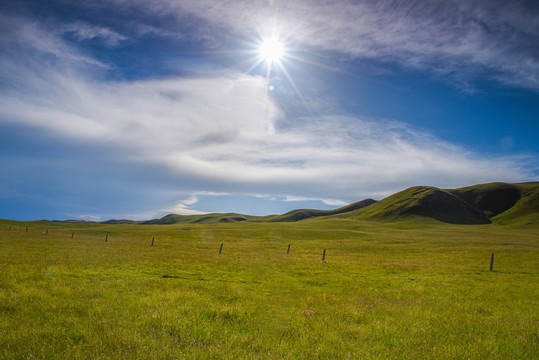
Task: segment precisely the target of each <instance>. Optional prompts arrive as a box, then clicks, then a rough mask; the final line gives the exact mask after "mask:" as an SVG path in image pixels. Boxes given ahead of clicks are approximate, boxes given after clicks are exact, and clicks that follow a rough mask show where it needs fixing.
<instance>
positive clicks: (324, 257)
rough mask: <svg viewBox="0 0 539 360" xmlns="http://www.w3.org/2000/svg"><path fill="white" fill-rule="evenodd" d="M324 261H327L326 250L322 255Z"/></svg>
mask: <svg viewBox="0 0 539 360" xmlns="http://www.w3.org/2000/svg"><path fill="white" fill-rule="evenodd" d="M322 261H323V262H325V261H326V249H324V254H323V255H322Z"/></svg>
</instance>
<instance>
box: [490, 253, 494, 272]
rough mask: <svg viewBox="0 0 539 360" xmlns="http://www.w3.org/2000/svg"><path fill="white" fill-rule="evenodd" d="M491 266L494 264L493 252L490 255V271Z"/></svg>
mask: <svg viewBox="0 0 539 360" xmlns="http://www.w3.org/2000/svg"><path fill="white" fill-rule="evenodd" d="M493 266H494V254H492V255H490V271H492V267H493Z"/></svg>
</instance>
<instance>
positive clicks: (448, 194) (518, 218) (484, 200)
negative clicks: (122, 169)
mask: <svg viewBox="0 0 539 360" xmlns="http://www.w3.org/2000/svg"><path fill="white" fill-rule="evenodd" d="M409 217H423V218H431V219H434V220H438V221H441V222H445V223H452V224H470V225H472V224H489V223H491V222H496V223H500V224H508V223H513V222H520V223H532V224H535V223H537V224H539V219H538V218H539V182H529V183H519V184H507V183H500V182H497V183H488V184H479V185H473V186H468V187H463V188H458V189H439V188H436V187H432V186H414V187H411V188H408V189H406V190H403V191H400V192H398V193H396V194H393V195H391V196H388V197H387V198H385V199H383V200H380V201H375V200H373V199H365V200H362V201H358V202H355V203H352V204H350V205H346V206H343V207H340V208H338V209H333V210H316V209H298V210H293V211H289V212H287V213H285V214H282V215H269V216H251V215H244V214H236V213H224V214H219V213H214V214H206V215H175V214H169V215H166V216H164V217H162V218H160V219H154V220H149V221H144V222H139V223H140V224H145V225H158V224H212V223H233V222H241V221H247V222H295V221H304V220H317V219H320V218H351V219H365V220H366V219H373V220H382V221H395V220H403V219H406V218H409Z"/></svg>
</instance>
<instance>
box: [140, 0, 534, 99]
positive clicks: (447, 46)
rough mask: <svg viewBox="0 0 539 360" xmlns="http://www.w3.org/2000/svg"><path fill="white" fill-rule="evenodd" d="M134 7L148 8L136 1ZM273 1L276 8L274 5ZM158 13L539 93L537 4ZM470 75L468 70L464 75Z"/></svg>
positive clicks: (456, 2)
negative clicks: (277, 35)
mask: <svg viewBox="0 0 539 360" xmlns="http://www.w3.org/2000/svg"><path fill="white" fill-rule="evenodd" d="M137 4H138V5H137V6H139V5H140V6H145V5H144V4H140V3H137ZM272 4H273V5H272ZM148 6H149V8H150V9H152V10H153V11H155V12H160V13H167V14H172V15H173V16H177V17H178V19H182V18H183V17H184V16H185V14H193V15H195V16H197V17H199V18H201V19H204V20H205V21H206V22H207V23H208V24H209V25H208V26H207V27H204V29H205V30H206V31H207V33H208V35H212V36H213V35H214V34H215V33H214V32H215V30H216V29H222V28H226V29H229V30H230V31H234V32H236V33H238V34H242V36H247V37H248V36H253V35H254V34H255V32H257V31H258V32H260V33H262V34H264V33H266V34H267V33H269V32H271V31H273V28H274V27H276V28H277V29H278V31H279V32H280V34H281V36H283V37H285V38H286V39H287V40H288V41H289V42H291V43H293V44H295V46H297V47H300V48H301V47H305V48H309V49H312V50H319V51H330V52H336V53H337V54H341V55H344V56H345V57H347V58H356V59H376V60H380V61H383V62H386V63H397V64H401V65H403V66H405V67H411V68H415V69H422V70H429V71H434V72H435V73H438V74H440V73H441V74H448V75H450V77H451V75H453V76H457V74H458V77H463V76H464V78H467V79H474V77H475V76H476V75H477V74H480V75H483V76H484V75H485V73H488V75H487V76H488V77H490V78H492V79H497V80H499V81H501V82H503V83H506V84H510V85H513V86H520V87H524V88H529V89H532V90H534V91H539V52H538V51H537V45H536V44H537V43H538V42H539V28H538V27H537V17H538V16H539V6H538V5H537V4H534V3H532V2H529V1H524V0H521V1H519V0H517V1H511V2H507V1H501V0H490V1H480V2H470V1H464V0H431V1H422V0H421V1H420V0H415V1H395V0H384V1H370V0H367V1H348V0H342V1H331V2H328V1H310V0H309V1H307V0H290V1H276V2H273V3H272V2H253V1H249V0H243V1H241V0H240V1H238V0H224V1H219V2H215V1H210V0H201V1H187V2H175V1H162V2H158V3H152V5H148ZM463 74H466V75H463Z"/></svg>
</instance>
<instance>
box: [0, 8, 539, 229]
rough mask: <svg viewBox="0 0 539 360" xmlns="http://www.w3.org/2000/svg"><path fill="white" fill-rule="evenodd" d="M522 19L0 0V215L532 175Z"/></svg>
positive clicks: (336, 196)
mask: <svg viewBox="0 0 539 360" xmlns="http://www.w3.org/2000/svg"><path fill="white" fill-rule="evenodd" d="M537 19H539V4H537V2H534V1H510V2H508V1H496V0H492V1H480V2H470V1H461V0H445V1H406V2H403V1H339V0H336V1H318V0H288V1H286V0H281V1H279V0H274V1H273V0H272V1H268V0H261V1H255V0H249V1H242V0H222V1H209V0H197V1H194V0H193V1H191V0H185V1H182V0H156V1H147V0H146V1H142V0H133V1H126V0H101V1H91V2H88V1H67V0H57V1H24V0H23V1H11V2H10V1H7V2H6V1H4V2H1V3H0V135H1V139H2V141H1V142H0V167H1V168H2V170H1V171H0V218H7V219H16V220H36V219H82V220H107V219H111V218H131V219H150V218H157V217H161V216H163V215H166V214H168V213H177V214H198V213H203V212H229V211H233V212H240V213H245V214H252V215H265V214H274V213H284V212H286V211H289V210H292V209H296V208H320V209H329V208H335V207H338V206H342V205H345V204H348V203H351V202H354V201H359V200H362V199H365V198H374V199H381V198H383V197H385V196H387V195H390V194H392V193H394V192H397V191H399V190H402V189H405V188H407V187H409V186H414V185H432V186H437V187H441V188H455V187H460V186H467V185H473V184H478V183H484V182H491V181H504V182H524V181H537V180H538V178H539V160H538V159H539V157H538V154H539V142H538V141H537V138H538V135H539V45H538V44H539V21H538V20H537ZM270 38H275V39H277V41H278V42H279V43H280V44H281V45H282V46H283V55H282V57H281V58H280V59H278V60H275V61H273V62H270V61H267V60H265V59H263V58H262V57H261V54H260V47H261V44H262V43H263V42H264V41H266V40H267V39H270ZM268 68H269V70H270V71H268Z"/></svg>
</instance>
